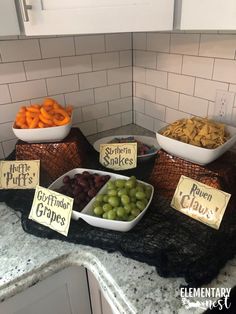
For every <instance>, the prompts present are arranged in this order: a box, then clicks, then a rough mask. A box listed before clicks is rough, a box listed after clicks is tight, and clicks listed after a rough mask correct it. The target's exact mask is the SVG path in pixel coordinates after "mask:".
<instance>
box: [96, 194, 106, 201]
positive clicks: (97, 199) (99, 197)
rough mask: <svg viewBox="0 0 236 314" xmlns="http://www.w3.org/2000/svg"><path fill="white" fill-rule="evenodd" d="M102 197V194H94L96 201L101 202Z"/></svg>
mask: <svg viewBox="0 0 236 314" xmlns="http://www.w3.org/2000/svg"><path fill="white" fill-rule="evenodd" d="M103 197H104V195H103V194H99V195H97V196H96V198H95V200H96V201H97V202H99V203H101V202H102V201H103Z"/></svg>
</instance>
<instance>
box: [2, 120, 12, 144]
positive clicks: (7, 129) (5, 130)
mask: <svg viewBox="0 0 236 314" xmlns="http://www.w3.org/2000/svg"><path fill="white" fill-rule="evenodd" d="M14 138H15V135H14V133H13V131H12V122H5V123H1V124H0V142H3V141H7V140H11V139H14Z"/></svg>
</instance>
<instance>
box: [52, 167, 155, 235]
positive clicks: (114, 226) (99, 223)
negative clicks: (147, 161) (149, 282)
mask: <svg viewBox="0 0 236 314" xmlns="http://www.w3.org/2000/svg"><path fill="white" fill-rule="evenodd" d="M83 171H88V172H89V173H98V174H100V175H109V176H110V177H111V179H113V180H114V179H126V180H127V179H128V178H129V177H126V176H122V175H119V174H115V173H111V172H105V171H99V170H96V169H85V168H75V169H73V170H70V171H68V172H67V173H65V174H63V175H62V176H61V177H59V178H58V179H57V180H55V181H54V182H53V183H52V184H51V185H50V186H49V187H48V188H49V189H51V190H56V189H59V188H60V187H61V186H62V185H63V178H64V176H67V175H68V176H69V177H71V178H73V177H74V175H75V174H77V173H82V172H83ZM138 182H140V183H143V184H145V185H147V186H150V187H151V188H152V193H151V197H150V199H149V202H148V204H147V206H146V207H145V209H144V210H143V211H142V212H141V213H140V214H139V215H138V216H137V217H136V218H135V219H133V220H131V221H120V220H108V219H104V218H100V217H97V216H94V214H93V211H92V210H93V203H94V202H95V197H94V198H93V199H92V200H91V201H90V202H89V203H88V204H87V205H86V206H85V207H84V209H83V210H82V211H81V212H77V211H74V210H73V211H72V219H74V220H78V219H79V218H82V219H83V220H84V221H86V222H87V223H88V224H89V225H91V226H94V227H99V228H104V229H110V230H116V231H122V232H126V231H129V230H131V229H132V228H133V227H134V226H135V225H136V224H137V223H138V222H139V221H140V219H141V218H142V217H143V215H144V214H145V212H146V211H147V209H148V207H149V205H150V203H151V201H152V197H153V193H154V188H153V186H152V185H150V184H148V183H146V182H143V181H138ZM106 189H107V184H105V185H104V186H103V187H102V188H101V190H100V191H99V192H98V194H97V195H99V194H103V193H104V192H105V190H106Z"/></svg>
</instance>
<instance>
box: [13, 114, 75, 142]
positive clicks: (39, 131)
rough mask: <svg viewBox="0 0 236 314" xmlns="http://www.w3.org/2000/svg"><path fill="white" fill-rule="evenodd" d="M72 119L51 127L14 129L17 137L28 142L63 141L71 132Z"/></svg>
mask: <svg viewBox="0 0 236 314" xmlns="http://www.w3.org/2000/svg"><path fill="white" fill-rule="evenodd" d="M71 125H72V119H71V120H70V122H69V123H68V124H65V125H61V126H53V127H50V128H35V129H17V128H15V127H14V125H13V127H12V130H13V132H14V134H15V136H16V137H17V138H19V139H20V140H22V141H24V142H28V143H48V142H59V141H62V140H63V139H64V138H65V137H66V136H67V135H68V134H69V132H70V129H71Z"/></svg>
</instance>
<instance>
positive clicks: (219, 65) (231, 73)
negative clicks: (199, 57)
mask: <svg viewBox="0 0 236 314" xmlns="http://www.w3.org/2000/svg"><path fill="white" fill-rule="evenodd" d="M213 79H214V80H216V81H223V82H230V83H236V61H235V60H224V59H215V66H214V73H213Z"/></svg>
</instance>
